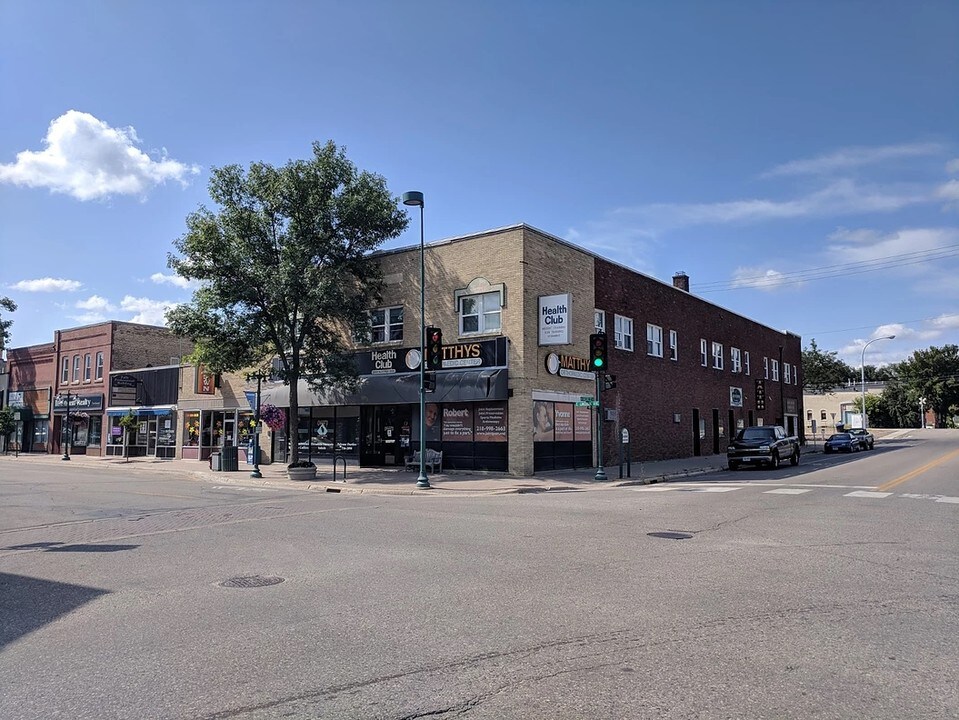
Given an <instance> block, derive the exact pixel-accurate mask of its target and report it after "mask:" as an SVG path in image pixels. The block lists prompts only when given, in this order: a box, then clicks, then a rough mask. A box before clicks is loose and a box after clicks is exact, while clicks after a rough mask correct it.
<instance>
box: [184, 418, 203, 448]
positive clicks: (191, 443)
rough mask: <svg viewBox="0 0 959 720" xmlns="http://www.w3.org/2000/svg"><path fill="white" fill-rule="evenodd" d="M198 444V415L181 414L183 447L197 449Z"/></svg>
mask: <svg viewBox="0 0 959 720" xmlns="http://www.w3.org/2000/svg"><path fill="white" fill-rule="evenodd" d="M199 444H200V413H198V412H188V413H183V445H184V446H185V447H197V446H199Z"/></svg>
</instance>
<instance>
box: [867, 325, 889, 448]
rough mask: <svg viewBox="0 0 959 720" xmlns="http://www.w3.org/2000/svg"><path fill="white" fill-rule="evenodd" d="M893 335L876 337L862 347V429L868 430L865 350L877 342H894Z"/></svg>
mask: <svg viewBox="0 0 959 720" xmlns="http://www.w3.org/2000/svg"><path fill="white" fill-rule="evenodd" d="M895 338H896V336H895V335H884V336H883V337H877V338H874V339H872V340H870V341H869V342H867V343H866V344H865V345H863V346H862V357H861V358H860V359H859V389H860V390H861V391H862V408H861V410H862V429H863V430H867V429H868V422H867V418H866V348H867V347H869V346H870V345H872V344H873V343H874V342H878V341H879V340H895Z"/></svg>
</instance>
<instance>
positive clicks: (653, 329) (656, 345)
mask: <svg viewBox="0 0 959 720" xmlns="http://www.w3.org/2000/svg"><path fill="white" fill-rule="evenodd" d="M646 354H647V355H652V356H653V357H660V358H661V357H662V356H663V329H662V328H661V327H660V326H659V325H653V324H652V323H646Z"/></svg>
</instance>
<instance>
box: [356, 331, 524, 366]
mask: <svg viewBox="0 0 959 720" xmlns="http://www.w3.org/2000/svg"><path fill="white" fill-rule="evenodd" d="M506 352H507V347H506V338H505V337H498V338H495V339H493V340H477V341H476V342H471V343H457V344H455V345H444V346H443V370H456V369H459V368H467V369H474V368H494V367H506ZM353 362H354V363H355V364H356V369H357V374H359V375H394V374H396V373H412V372H419V369H420V349H419V348H418V347H415V348H408V347H407V348H403V347H397V348H380V349H373V350H364V351H361V352H357V353H354V354H353Z"/></svg>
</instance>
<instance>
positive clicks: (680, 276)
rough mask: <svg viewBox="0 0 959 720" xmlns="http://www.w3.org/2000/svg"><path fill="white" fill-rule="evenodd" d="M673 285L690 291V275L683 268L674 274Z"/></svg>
mask: <svg viewBox="0 0 959 720" xmlns="http://www.w3.org/2000/svg"><path fill="white" fill-rule="evenodd" d="M673 287H674V288H679V289H680V290H684V291H686V292H689V275H687V274H686V273H684V272H683V271H682V270H680V271H679V272H678V273H676V274H675V275H673Z"/></svg>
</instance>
